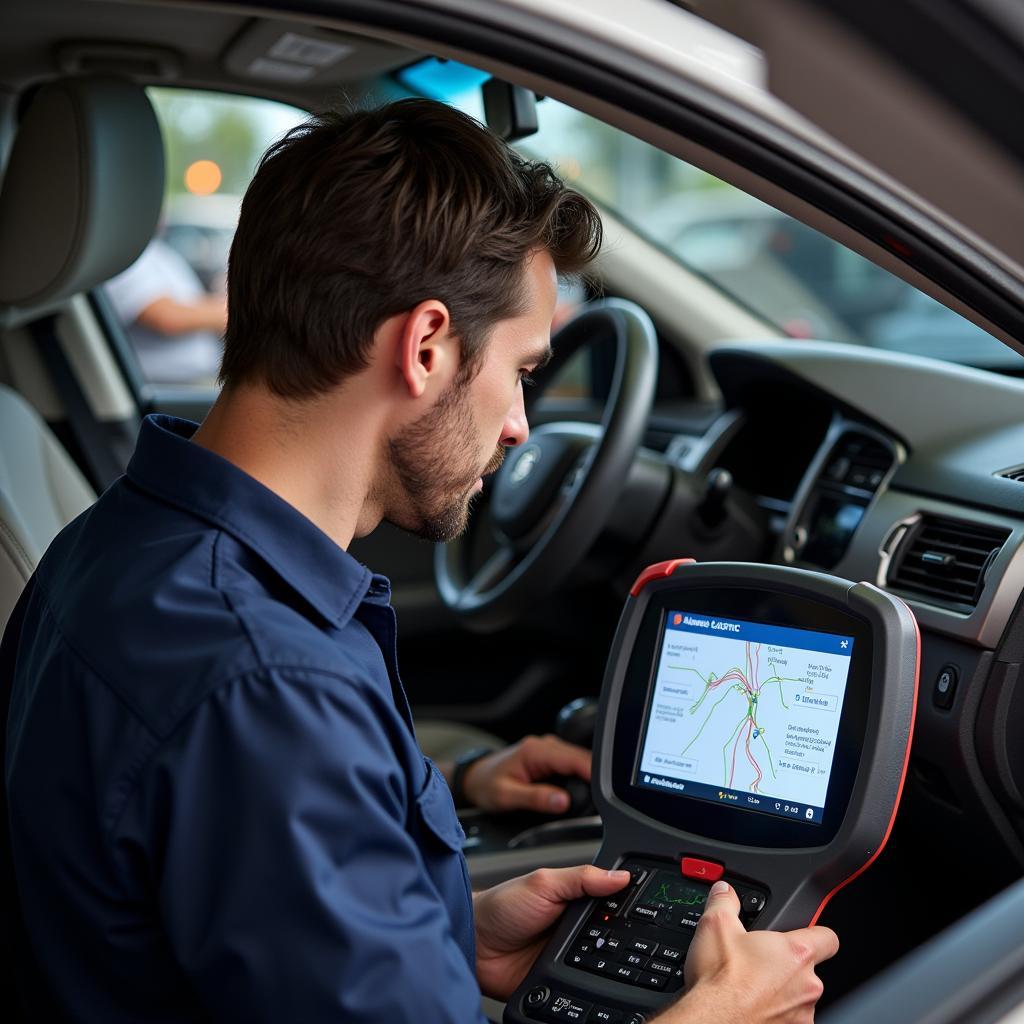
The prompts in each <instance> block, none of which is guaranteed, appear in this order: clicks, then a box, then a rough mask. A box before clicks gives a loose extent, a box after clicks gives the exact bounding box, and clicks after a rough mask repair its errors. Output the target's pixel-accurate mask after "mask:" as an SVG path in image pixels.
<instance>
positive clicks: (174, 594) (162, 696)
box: [25, 484, 359, 734]
mask: <svg viewBox="0 0 1024 1024" xmlns="http://www.w3.org/2000/svg"><path fill="white" fill-rule="evenodd" d="M37 577H38V590H39V599H38V601H37V602H36V607H35V609H34V610H31V611H30V614H29V618H28V619H27V620H26V624H25V629H27V630H28V632H29V634H31V635H33V636H38V635H52V639H53V640H54V643H55V644H56V645H57V647H56V649H57V650H58V652H59V658H61V659H63V660H65V661H71V662H79V663H80V664H82V665H84V666H86V667H87V668H88V669H89V670H90V671H91V672H92V673H93V674H94V675H96V676H97V677H98V678H99V680H100V681H101V682H102V683H103V684H104V685H106V686H107V687H108V688H109V689H111V690H113V691H114V692H115V693H116V694H117V696H118V697H119V698H120V699H121V700H122V701H123V702H124V703H125V704H126V705H127V706H128V707H129V708H130V709H131V710H132V711H133V712H134V714H135V715H136V717H138V718H139V719H141V720H142V722H143V724H144V725H145V726H146V727H147V728H148V729H149V730H150V731H152V732H155V733H157V734H162V733H163V734H166V732H168V731H170V730H171V729H173V728H174V727H175V726H176V723H177V722H178V721H179V720H180V719H181V718H182V717H184V716H185V715H187V714H188V713H189V712H190V710H192V709H193V708H194V707H195V706H196V705H197V704H199V703H201V702H202V700H203V699H204V698H205V697H206V696H208V695H209V694H210V693H212V692H213V691H214V690H216V688H217V687H218V686H221V685H223V684H224V683H225V681H227V680H230V679H234V678H238V677H241V676H243V675H246V674H251V673H253V672H258V671H263V670H269V669H274V670H275V671H277V672H278V673H280V672H281V671H284V672H285V673H287V670H288V668H289V667H294V668H295V669H296V670H297V671H298V670H300V669H301V670H302V671H303V673H304V674H306V675H308V676H309V677H310V678H316V677H317V676H318V674H319V675H321V676H324V678H325V679H326V677H327V676H329V675H331V674H333V675H334V676H336V677H338V678H343V677H344V676H345V675H346V673H347V672H349V671H350V670H351V667H350V666H347V665H346V664H345V661H346V659H345V658H344V657H339V654H344V651H342V650H340V648H339V645H338V644H337V643H335V642H332V641H331V640H330V639H329V638H328V637H327V636H326V635H325V634H324V632H323V631H322V630H321V629H319V628H318V627H317V625H316V624H315V623H314V622H313V621H312V620H311V619H310V618H308V617H307V616H305V615H304V614H303V612H302V609H301V607H299V606H298V605H297V604H296V603H295V602H291V603H290V602H289V601H288V599H287V597H288V595H287V594H286V593H284V592H277V593H275V591H274V587H273V580H272V578H270V577H268V576H265V575H264V574H263V573H262V570H261V566H260V565H259V562H258V559H256V558H255V556H251V555H250V554H249V553H248V552H246V551H245V550H244V549H243V548H242V546H241V545H239V544H238V543H237V542H236V541H235V540H234V539H233V538H232V537H231V536H230V535H228V534H226V533H225V532H224V531H223V530H221V529H220V528H219V527H218V526H216V525H214V524H211V523H209V522H207V521H205V520H203V519H201V518H199V517H196V516H193V515H190V514H189V513H187V512H183V511H180V510H178V509H175V508H170V507H168V506H165V505H162V504H160V503H158V502H154V501H151V500H148V499H146V497H145V496H143V495H139V494H138V493H136V492H133V489H132V488H131V487H130V486H126V485H124V484H117V485H115V486H114V488H112V489H111V490H110V491H108V492H107V493H106V494H105V495H104V496H103V498H101V499H100V501H99V502H98V503H97V504H96V505H95V506H93V508H92V509H90V510H89V511H88V512H87V513H85V514H83V515H82V516H80V517H79V518H78V519H77V520H75V521H74V522H73V523H72V524H71V525H70V526H69V527H67V528H66V529H65V530H64V531H63V532H62V533H61V534H60V536H58V538H57V540H56V541H55V542H54V544H53V545H52V546H51V548H50V550H49V551H48V552H47V554H46V556H45V557H44V559H43V561H42V562H41V563H40V566H39V570H38V573H37ZM354 647H355V649H356V650H358V648H359V640H358V639H357V640H356V642H355V644H354ZM356 661H357V663H358V661H359V659H358V658H357V659H356ZM358 668H359V666H358V664H357V665H356V669H357V670H358Z"/></svg>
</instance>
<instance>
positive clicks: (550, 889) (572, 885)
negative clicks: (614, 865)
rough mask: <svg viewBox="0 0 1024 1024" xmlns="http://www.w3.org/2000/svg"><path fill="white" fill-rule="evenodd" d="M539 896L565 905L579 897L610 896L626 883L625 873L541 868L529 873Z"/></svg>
mask: <svg viewBox="0 0 1024 1024" xmlns="http://www.w3.org/2000/svg"><path fill="white" fill-rule="evenodd" d="M533 878H534V879H535V882H536V884H537V886H538V887H539V888H540V890H541V894H542V895H543V896H544V897H545V898H546V899H549V900H556V901H558V902H561V903H568V902H570V901H571V900H578V899H579V898H580V897H581V896H610V895H611V894H612V893H613V892H618V891H619V890H620V889H621V888H623V886H625V885H627V884H628V883H629V872H628V871H607V870H606V869H605V868H599V867H595V866H594V865H593V864H585V865H582V866H581V867H576V868H541V869H540V870H539V871H535V872H534V873H533Z"/></svg>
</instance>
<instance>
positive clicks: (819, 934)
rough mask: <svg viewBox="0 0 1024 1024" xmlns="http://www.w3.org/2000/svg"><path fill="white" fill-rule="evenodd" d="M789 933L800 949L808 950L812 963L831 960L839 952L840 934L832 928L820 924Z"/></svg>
mask: <svg viewBox="0 0 1024 1024" xmlns="http://www.w3.org/2000/svg"><path fill="white" fill-rule="evenodd" d="M787 934H788V936H789V940H790V942H792V943H793V945H794V947H795V948H796V949H797V950H798V951H803V950H806V952H807V956H808V958H809V959H810V961H811V962H812V963H815V964H820V963H821V962H822V960H830V959H831V958H832V957H834V956H835V955H836V953H838V952H839V936H838V935H836V933H835V932H834V931H832V929H831V928H825V927H823V926H822V925H820V924H819V925H815V926H814V927H813V928H799V929H797V930H796V931H792V932H788V933H787Z"/></svg>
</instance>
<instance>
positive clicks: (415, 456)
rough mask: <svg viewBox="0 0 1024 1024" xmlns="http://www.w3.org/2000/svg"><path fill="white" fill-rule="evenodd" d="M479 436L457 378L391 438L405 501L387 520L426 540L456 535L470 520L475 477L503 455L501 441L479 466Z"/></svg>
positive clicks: (496, 464)
mask: <svg viewBox="0 0 1024 1024" xmlns="http://www.w3.org/2000/svg"><path fill="white" fill-rule="evenodd" d="M477 437H478V434H477V429H476V423H475V422H474V420H473V411H472V408H471V405H470V402H469V398H468V388H467V385H466V383H465V382H464V381H460V380H456V381H454V382H453V383H452V384H451V386H450V387H449V388H448V389H447V390H446V391H445V392H444V393H443V394H442V395H441V397H440V398H439V399H438V400H437V404H436V405H435V406H434V408H433V409H431V410H430V411H429V412H426V413H424V414H423V415H422V416H421V417H420V418H419V419H418V420H415V421H414V422H412V423H410V424H409V425H408V426H406V427H404V428H403V429H402V430H401V431H400V432H399V433H398V434H397V435H396V436H395V437H393V438H392V439H391V440H390V441H389V442H388V455H389V457H390V462H391V467H392V468H393V470H394V476H395V478H396V480H397V483H398V484H399V486H400V488H401V490H402V491H403V492H404V494H403V498H404V501H403V503H402V504H403V505H404V506H405V507H404V508H402V509H400V510H399V509H391V510H389V511H388V512H387V513H386V516H387V518H388V519H389V521H390V522H392V523H393V524H394V525H395V526H398V527H400V528H401V529H403V530H407V531H408V532H410V533H413V534H415V535H416V536H418V537H422V538H423V539H424V540H430V541H438V542H441V543H445V542H447V541H450V540H454V539H455V538H456V537H458V536H459V535H460V534H461V533H462V532H463V531H464V530H465V529H466V525H467V523H468V521H469V510H470V506H471V504H472V499H473V495H472V494H471V491H472V488H473V485H474V484H475V483H476V479H477V477H478V476H481V475H483V476H486V475H488V474H490V473H494V472H496V471H497V470H498V468H499V467H500V466H501V464H502V461H503V460H504V458H505V448H504V446H503V445H501V444H499V445H498V446H497V448H496V449H495V451H494V454H493V455H492V456H491V458H490V460H489V461H488V463H487V465H486V466H485V467H483V469H481V468H480V465H479V461H478V459H479V455H478V452H479V448H480V446H479V445H478V444H477V443H476V442H477Z"/></svg>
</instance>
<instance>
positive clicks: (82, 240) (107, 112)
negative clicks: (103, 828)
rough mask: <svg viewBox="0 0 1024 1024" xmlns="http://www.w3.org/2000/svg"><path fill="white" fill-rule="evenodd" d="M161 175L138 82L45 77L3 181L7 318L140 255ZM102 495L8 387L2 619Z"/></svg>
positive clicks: (48, 308)
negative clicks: (70, 526)
mask: <svg viewBox="0 0 1024 1024" xmlns="http://www.w3.org/2000/svg"><path fill="white" fill-rule="evenodd" d="M163 175H164V156H163V141H162V139H161V136H160V128H159V125H158V124H157V120H156V115H155V114H154V112H153V108H152V106H151V105H150V102H149V99H148V98H147V97H146V94H145V92H144V91H143V90H142V89H141V88H140V87H139V86H137V85H134V84H133V83H131V82H127V81H123V80H120V79H116V78H110V77H82V78H65V79H60V80H57V81H53V82H50V83H48V84H46V85H44V86H42V88H40V90H39V91H38V93H37V94H36V96H35V98H34V99H33V100H32V102H31V104H30V106H29V107H28V109H27V111H26V112H25V115H24V117H23V118H22V121H21V124H20V125H19V126H18V130H17V133H16V135H15V138H14V143H13V145H12V147H11V152H10V158H9V160H8V162H7V167H6V169H5V172H4V177H3V185H2V188H0V319H2V321H3V323H4V324H6V325H8V326H10V325H15V324H26V323H31V322H32V321H33V320H35V319H38V318H39V317H42V316H45V315H48V314H50V313H52V312H54V311H55V310H56V309H58V308H59V307H60V306H61V304H63V303H64V302H65V301H66V300H67V299H69V298H71V297H72V296H73V295H75V294H77V293H80V292H84V291H88V290H89V289H91V288H94V287H95V286H96V285H98V284H101V283H102V282H103V281H106V280H107V279H108V278H110V277H111V276H113V275H114V274H117V273H119V272H120V271H122V270H124V268H125V267H127V266H129V265H130V264H131V263H132V262H134V260H135V259H136V258H137V257H138V255H139V254H140V253H141V252H142V250H143V248H145V246H146V244H147V243H148V242H149V239H150V237H151V236H152V234H153V231H154V229H155V227H156V221H157V217H158V216H159V213H160V204H161V202H162V200H163ZM94 499H95V494H94V493H93V491H92V489H91V488H90V486H89V484H88V483H87V482H86V480H85V478H84V477H83V475H82V474H81V473H80V472H79V470H78V468H77V466H76V465H75V464H74V462H73V461H72V460H71V458H70V457H69V456H68V454H67V452H65V450H64V449H63V447H62V446H61V445H60V443H59V442H58V441H57V439H56V438H55V437H54V436H53V434H52V433H51V432H50V430H49V428H48V427H47V426H46V424H45V423H44V422H43V419H42V418H41V417H40V416H39V414H38V413H37V412H36V411H35V410H34V409H33V408H32V407H31V406H30V405H29V404H28V402H26V401H25V399H23V398H22V397H21V396H20V395H18V394H17V393H16V392H15V391H13V390H11V389H10V388H7V387H0V630H2V628H3V626H4V625H6V622H7V619H8V617H9V615H10V613H11V610H12V609H13V607H14V604H15V602H16V601H17V598H18V595H19V594H20V593H21V590H22V587H23V586H24V584H25V581H26V580H27V579H28V577H29V575H30V574H31V572H32V571H33V569H34V568H35V566H36V563H37V562H38V561H39V559H40V557H41V556H42V554H43V551H45V550H46V548H47V546H48V545H49V543H50V541H51V540H52V539H53V538H54V536H55V535H56V534H57V533H58V531H59V530H60V529H61V528H62V527H63V526H64V525H66V524H67V523H68V522H70V521H71V520H72V519H73V518H74V517H75V516H77V515H78V514H79V513H80V512H82V511H83V510H84V509H86V508H88V506H89V505H90V504H91V503H92V501H93V500H94Z"/></svg>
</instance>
